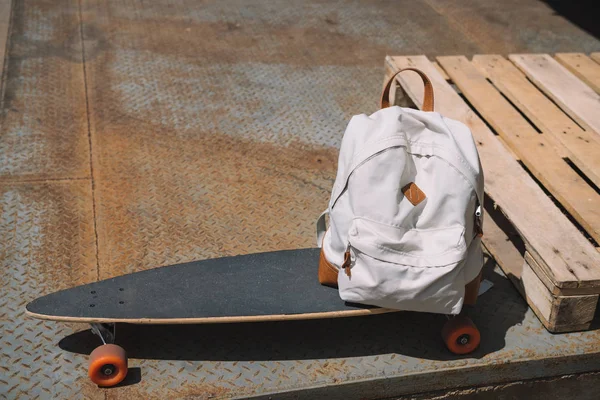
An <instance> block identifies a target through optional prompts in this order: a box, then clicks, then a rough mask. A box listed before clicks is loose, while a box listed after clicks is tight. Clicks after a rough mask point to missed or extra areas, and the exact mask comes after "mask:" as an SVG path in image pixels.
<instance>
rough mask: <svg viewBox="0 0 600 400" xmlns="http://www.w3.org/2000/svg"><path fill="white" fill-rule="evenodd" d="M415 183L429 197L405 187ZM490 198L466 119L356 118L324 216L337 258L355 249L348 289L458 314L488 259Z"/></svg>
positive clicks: (371, 298) (402, 114) (418, 115)
mask: <svg viewBox="0 0 600 400" xmlns="http://www.w3.org/2000/svg"><path fill="white" fill-rule="evenodd" d="M411 182H414V183H415V184H416V185H417V186H418V187H419V188H420V189H421V190H422V191H423V192H424V193H425V195H426V198H425V200H423V201H422V202H421V203H419V204H418V205H416V206H415V205H413V204H412V203H411V202H410V201H409V200H408V199H407V198H405V197H404V195H403V193H402V190H401V189H402V188H403V187H404V186H405V185H407V184H409V183H411ZM482 204H483V173H482V170H481V164H480V162H479V156H478V154H477V149H476V147H475V144H474V142H473V138H472V135H471V132H470V130H469V129H468V128H467V127H466V126H465V125H463V124H462V123H460V122H457V121H453V120H450V119H448V118H445V117H443V116H441V115H440V114H438V113H435V112H423V111H418V110H413V109H409V108H400V107H390V108H385V109H383V110H380V111H377V112H376V113H374V114H372V115H370V116H367V115H364V114H363V115H357V116H355V117H353V118H352V119H351V121H350V123H349V124H348V127H347V128H346V132H345V133H344V137H343V139H342V145H341V149H340V155H339V161H338V172H337V177H336V180H335V184H334V186H333V190H332V195H331V199H330V202H329V207H328V209H327V210H326V212H324V213H323V214H322V215H321V217H320V218H319V223H318V224H317V225H318V226H317V230H318V245H319V246H321V244H322V245H323V252H324V255H325V258H326V259H327V260H328V261H329V262H330V263H331V264H333V265H335V266H336V267H338V268H340V267H341V266H342V265H343V262H344V253H345V252H346V251H349V252H350V256H351V258H350V260H351V261H350V274H347V273H346V272H345V271H344V270H341V271H340V273H339V274H338V285H339V293H340V297H341V298H342V299H343V300H345V301H350V302H355V303H362V304H370V305H376V306H380V307H386V308H395V309H402V310H411V311H423V312H435V313H444V314H458V313H459V312H460V310H461V308H462V305H463V297H464V286H465V284H466V283H468V282H470V281H471V280H473V279H474V278H475V277H477V275H478V274H479V272H480V270H481V268H482V265H483V255H482V252H481V239H480V237H479V236H478V235H477V232H478V230H477V226H482V223H483V221H482V217H481V208H480V206H481V205H482ZM327 212H328V213H329V228H328V229H327V231H326V232H324V230H325V228H326V226H325V219H324V218H325V214H326V213H327ZM476 224H477V225H476ZM323 235H324V236H323Z"/></svg>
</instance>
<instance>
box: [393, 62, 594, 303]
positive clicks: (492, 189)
mask: <svg viewBox="0 0 600 400" xmlns="http://www.w3.org/2000/svg"><path fill="white" fill-rule="evenodd" d="M386 62H387V65H388V74H390V73H391V71H395V70H398V69H400V68H405V67H409V66H414V67H417V68H420V69H422V70H423V71H424V72H425V73H427V74H428V75H429V77H430V78H431V80H432V82H433V85H434V87H435V94H436V104H435V105H436V110H437V111H439V112H441V113H442V114H444V115H446V116H448V117H449V118H453V119H456V120H459V121H463V122H464V123H466V124H467V125H468V126H469V127H470V129H471V131H472V132H473V136H474V138H475V140H476V142H477V144H478V150H479V153H480V156H481V160H482V164H483V168H484V171H485V172H486V192H487V193H488V194H489V195H490V196H491V197H492V198H493V199H494V200H495V201H496V202H497V203H498V204H499V205H500V207H501V208H502V210H503V212H504V213H505V214H506V215H507V216H508V218H510V220H511V221H512V222H513V224H514V225H515V226H516V228H517V229H518V230H519V234H520V235H521V237H522V238H523V239H524V241H525V243H526V245H527V249H528V251H530V252H531V254H532V255H533V256H534V258H535V259H536V261H538V263H539V270H537V271H535V272H536V273H537V274H538V275H539V274H546V275H547V276H548V278H549V280H550V282H551V283H552V285H554V286H555V287H552V288H549V289H550V290H556V291H557V292H558V293H560V290H561V289H563V288H571V289H573V292H572V293H576V292H577V289H579V288H583V287H588V288H589V287H600V268H591V267H590V266H597V265H600V254H598V252H597V251H596V249H595V248H594V247H593V246H592V245H591V244H590V243H589V242H588V241H587V240H586V239H585V238H584V237H583V235H581V233H580V232H579V231H578V230H577V229H576V228H575V227H574V226H573V225H572V224H571V223H570V222H569V221H568V219H567V218H566V217H565V216H564V215H563V214H562V213H561V212H560V211H559V210H558V208H557V207H556V206H555V205H554V204H553V203H552V202H551V201H550V199H549V198H548V197H547V196H546V195H545V194H544V192H543V191H542V190H541V188H540V187H539V186H538V185H537V184H536V183H535V182H534V181H533V180H532V179H531V178H530V177H529V175H527V173H526V172H525V170H523V168H521V166H520V165H519V164H518V163H517V162H516V161H515V160H514V158H513V157H512V156H511V154H510V153H509V152H508V151H507V150H506V148H505V147H504V146H503V145H502V144H501V143H500V142H499V141H498V139H497V138H496V137H495V135H494V134H493V133H492V132H491V131H490V130H489V128H488V127H487V126H486V125H485V123H484V122H483V121H482V120H481V119H480V118H478V117H477V115H476V114H475V113H474V112H473V111H472V110H471V109H470V108H469V106H468V105H467V104H466V103H465V102H464V101H463V100H462V99H461V98H460V96H459V95H458V94H457V93H456V92H455V91H454V89H452V87H451V86H450V85H449V84H448V83H447V82H446V81H445V80H444V79H443V77H442V76H441V75H440V74H439V73H438V72H437V70H436V69H435V67H434V66H433V65H432V64H431V63H430V62H429V60H427V58H426V57H425V56H414V57H388V58H387V59H386ZM413 75H415V74H410V73H407V74H402V75H401V76H400V77H399V79H398V80H399V82H400V83H401V84H402V86H403V87H404V89H405V90H406V92H407V94H408V95H409V96H410V97H411V98H412V99H413V101H414V102H415V104H417V105H420V104H421V103H422V96H423V88H422V82H421V81H420V79H419V78H418V77H417V76H416V75H415V76H413Z"/></svg>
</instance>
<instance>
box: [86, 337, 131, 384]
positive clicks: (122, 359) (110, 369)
mask: <svg viewBox="0 0 600 400" xmlns="http://www.w3.org/2000/svg"><path fill="white" fill-rule="evenodd" d="M88 376H89V377H90V379H91V380H92V382H94V383H95V384H97V385H98V386H104V387H110V386H115V385H117V384H119V383H120V382H121V381H123V379H125V377H126V376H127V354H126V353H125V350H124V349H123V348H122V347H121V346H117V345H116V344H105V345H103V346H100V347H97V348H96V349H95V350H94V351H92V354H90V362H89V367H88Z"/></svg>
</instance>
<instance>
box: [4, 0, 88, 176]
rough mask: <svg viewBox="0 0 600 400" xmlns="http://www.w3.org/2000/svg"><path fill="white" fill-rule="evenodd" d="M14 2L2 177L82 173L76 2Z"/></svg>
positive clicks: (84, 148) (84, 153)
mask: <svg viewBox="0 0 600 400" xmlns="http://www.w3.org/2000/svg"><path fill="white" fill-rule="evenodd" d="M14 3H15V4H14V5H13V7H12V22H11V32H10V33H11V34H10V38H9V43H10V48H9V50H8V52H7V62H6V73H5V75H4V77H5V78H6V85H5V87H4V96H3V98H2V100H1V101H0V104H2V109H1V110H0V137H1V138H2V140H0V181H14V180H19V181H23V180H36V179H65V178H69V179H73V178H87V177H89V176H90V165H89V163H90V161H89V158H90V154H89V143H88V141H89V140H88V130H87V114H86V108H85V101H86V100H85V86H84V81H83V64H82V62H81V39H80V37H81V36H80V33H79V25H80V24H79V14H78V10H77V5H76V4H75V3H73V2H70V1H59V2H38V3H33V2H20V1H17V2H14ZM32 3H33V4H32ZM0 65H2V64H1V63H0Z"/></svg>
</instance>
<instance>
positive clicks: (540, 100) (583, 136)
mask: <svg viewBox="0 0 600 400" xmlns="http://www.w3.org/2000/svg"><path fill="white" fill-rule="evenodd" d="M473 64H474V65H475V66H476V67H477V68H478V69H479V70H480V72H482V73H483V74H484V75H485V76H486V77H487V78H489V79H490V80H491V81H492V83H493V84H494V86H496V88H498V90H500V91H501V92H502V93H503V94H504V95H505V96H506V97H507V98H508V99H509V100H510V101H511V102H512V103H513V104H514V105H515V106H516V107H518V109H519V110H520V111H521V112H522V113H523V114H525V115H526V116H527V118H529V119H530V120H531V121H532V122H533V123H534V124H535V126H537V128H538V129H540V130H541V131H542V132H544V134H550V135H552V137H554V138H555V140H556V142H558V143H559V148H557V151H558V152H559V154H560V155H561V156H564V157H568V158H569V159H570V160H571V161H572V162H573V163H574V164H575V165H576V166H577V167H578V168H579V169H580V170H581V171H582V172H583V173H584V174H585V175H586V176H587V177H588V178H589V179H590V180H591V181H592V182H594V183H595V184H596V186H598V187H600V138H599V137H598V135H596V134H595V133H594V132H591V131H585V130H583V129H581V128H580V127H579V125H577V124H576V123H575V122H573V120H572V119H571V118H569V117H568V116H567V115H566V114H564V113H563V112H562V111H561V110H560V108H558V107H557V106H556V104H554V103H553V102H552V101H550V100H549V99H548V98H547V97H546V96H544V95H543V94H542V93H541V92H540V91H539V90H538V89H537V88H536V87H535V86H534V85H533V84H532V83H531V82H530V81H529V80H527V78H526V77H525V75H523V73H522V72H521V71H520V70H519V69H518V68H517V67H515V65H514V64H513V63H511V62H510V61H508V60H507V59H505V58H504V57H502V56H497V55H476V56H474V57H473Z"/></svg>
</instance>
